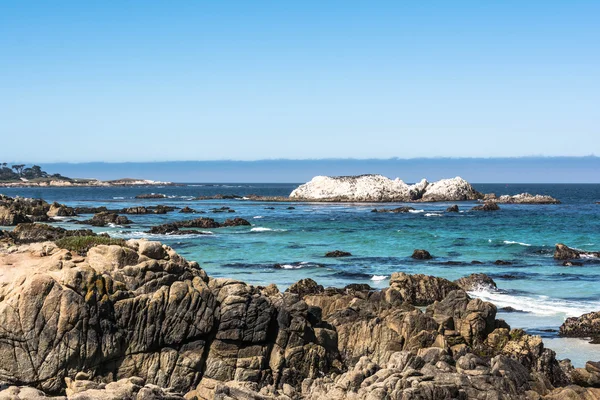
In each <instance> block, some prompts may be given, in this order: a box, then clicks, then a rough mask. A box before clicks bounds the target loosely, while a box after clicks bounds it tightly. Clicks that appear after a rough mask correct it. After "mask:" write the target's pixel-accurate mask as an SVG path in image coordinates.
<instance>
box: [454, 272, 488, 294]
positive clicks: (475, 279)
mask: <svg viewBox="0 0 600 400" xmlns="http://www.w3.org/2000/svg"><path fill="white" fill-rule="evenodd" d="M454 283H456V284H457V285H458V286H460V288H461V289H462V290H466V291H467V292H468V291H472V290H477V289H480V288H492V289H496V288H497V286H496V282H494V280H493V279H492V278H490V277H489V276H487V275H486V274H471V275H469V276H464V277H462V278H460V279H457V280H456V281H454Z"/></svg>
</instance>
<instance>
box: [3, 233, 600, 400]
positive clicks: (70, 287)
mask: <svg viewBox="0 0 600 400" xmlns="http://www.w3.org/2000/svg"><path fill="white" fill-rule="evenodd" d="M42 247H43V251H40V249H42ZM9 272H10V273H9ZM0 280H1V281H0V327H2V329H0V382H5V383H7V384H8V385H30V386H35V387H36V389H42V390H44V391H45V392H47V393H48V392H49V393H64V394H66V395H67V396H68V398H73V399H96V398H98V399H99V398H137V399H147V398H148V399H153V398H154V399H179V398H180V396H179V394H178V393H185V398H187V399H194V398H196V399H202V400H205V399H206V400H208V399H215V398H217V399H228V400H230V399H261V400H264V399H278V400H283V399H286V400H290V399H300V398H303V399H327V400H330V399H365V400H367V399H368V400H374V399H379V398H392V399H416V398H419V399H447V398H460V399H468V398H485V399H495V398H498V399H505V398H510V399H512V398H515V399H520V398H523V399H526V398H527V399H541V398H543V396H546V395H551V394H552V395H553V394H556V395H557V396H563V395H568V394H569V393H571V392H568V391H566V390H567V388H565V389H564V390H562V391H557V390H558V389H556V390H555V387H557V386H559V385H563V386H564V385H567V384H569V383H571V380H570V378H569V376H568V375H567V373H566V372H565V371H569V372H570V373H571V375H573V374H575V376H578V375H577V372H578V371H576V370H574V369H572V368H570V369H569V368H567V367H566V366H565V368H563V367H562V366H561V365H560V364H559V363H558V361H557V360H556V358H555V354H554V353H553V352H552V351H551V350H548V349H545V348H544V346H543V343H542V341H541V338H539V337H535V336H529V335H526V334H525V333H524V332H523V331H520V330H512V331H511V330H510V329H509V327H508V325H507V324H506V323H505V322H504V321H502V320H496V319H495V316H496V307H495V306H494V305H492V304H491V303H487V302H484V301H481V300H479V299H472V298H470V297H469V296H468V294H467V293H466V292H464V291H463V290H461V289H460V288H459V287H458V285H457V284H455V283H453V282H450V281H448V280H445V279H442V278H436V277H431V276H425V275H407V274H404V273H396V274H393V275H392V278H391V279H390V287H388V288H385V289H382V290H373V289H372V288H370V287H369V286H368V285H349V286H347V287H345V288H343V289H335V288H327V289H325V288H323V287H322V286H320V285H319V284H317V283H316V282H315V281H313V280H311V279H304V280H302V281H299V282H297V283H296V284H294V285H292V286H290V288H289V289H288V290H287V291H286V292H285V293H280V292H279V290H278V289H277V287H275V286H274V285H270V286H268V287H265V288H263V287H253V286H249V285H247V284H245V283H243V282H240V281H235V280H231V279H223V278H219V279H211V278H209V277H208V276H207V275H206V274H205V272H204V271H203V270H202V269H201V268H200V267H199V266H198V264H197V263H195V262H188V261H186V260H185V259H183V258H182V257H180V256H179V255H177V254H176V253H175V252H174V251H173V250H172V249H171V248H169V247H168V246H164V245H162V244H160V243H158V242H149V241H145V240H130V241H128V242H127V243H126V244H125V245H114V246H96V247H93V248H91V249H90V250H89V251H88V253H87V256H85V257H81V256H74V255H73V254H71V253H70V252H68V251H66V250H61V249H58V248H56V246H54V245H53V244H52V243H50V242H46V243H36V244H32V245H27V246H21V247H20V248H19V249H18V251H17V252H16V253H15V252H2V251H1V248H0ZM425 305H427V306H428V307H427V309H426V310H425V312H423V311H421V310H420V309H419V308H417V307H416V306H425ZM596 368H597V366H596V364H590V366H589V368H587V367H586V369H585V371H587V373H588V375H585V376H584V377H583V378H578V379H579V380H580V381H582V382H584V381H585V382H586V384H590V382H593V379H590V376H592V377H593V376H595V375H593V374H595V373H596ZM581 374H583V373H580V375H581ZM115 381H116V382H115ZM154 385H156V386H154ZM164 388H169V389H164ZM9 390H12V391H13V392H16V394H15V395H14V396H13V397H12V398H19V397H16V396H20V393H21V391H24V393H31V394H32V396H34V395H35V396H37V395H41V394H39V393H38V392H35V391H34V389H32V388H22V389H20V388H9ZM570 390H572V391H574V392H575V393H581V394H586V395H589V394H590V393H593V392H591V391H590V390H591V389H586V390H584V389H582V388H581V387H578V386H574V387H573V389H570ZM11 393H12V392H11ZM10 395H13V394H10ZM118 396H121V397H118ZM161 396H162V397H161ZM25 398H28V397H25ZM29 398H35V397H29Z"/></svg>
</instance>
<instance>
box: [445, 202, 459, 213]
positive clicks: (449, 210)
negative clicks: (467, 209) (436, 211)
mask: <svg viewBox="0 0 600 400" xmlns="http://www.w3.org/2000/svg"><path fill="white" fill-rule="evenodd" d="M458 211H459V210H458V205H457V204H454V205H453V206H450V207H448V208H446V212H458Z"/></svg>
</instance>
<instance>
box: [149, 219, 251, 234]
mask: <svg viewBox="0 0 600 400" xmlns="http://www.w3.org/2000/svg"><path fill="white" fill-rule="evenodd" d="M250 225H251V224H250V222H248V221H247V220H245V219H243V218H239V217H236V218H233V219H226V220H225V221H224V222H222V223H220V222H217V221H215V220H214V219H212V218H196V219H190V220H185V221H176V222H171V223H167V224H162V225H158V226H153V227H152V228H151V229H150V230H149V231H148V232H147V233H152V234H159V235H184V234H194V233H199V232H198V231H194V230H190V229H185V230H181V229H180V228H201V229H213V228H224V227H231V226H250Z"/></svg>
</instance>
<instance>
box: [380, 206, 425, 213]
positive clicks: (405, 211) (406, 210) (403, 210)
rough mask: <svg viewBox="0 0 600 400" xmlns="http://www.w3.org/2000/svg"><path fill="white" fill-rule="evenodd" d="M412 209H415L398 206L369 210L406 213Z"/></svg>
mask: <svg viewBox="0 0 600 400" xmlns="http://www.w3.org/2000/svg"><path fill="white" fill-rule="evenodd" d="M414 210H415V209H414V207H398V208H392V209H388V208H374V209H372V210H371V212H375V213H393V214H400V213H408V212H411V211H414Z"/></svg>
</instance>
